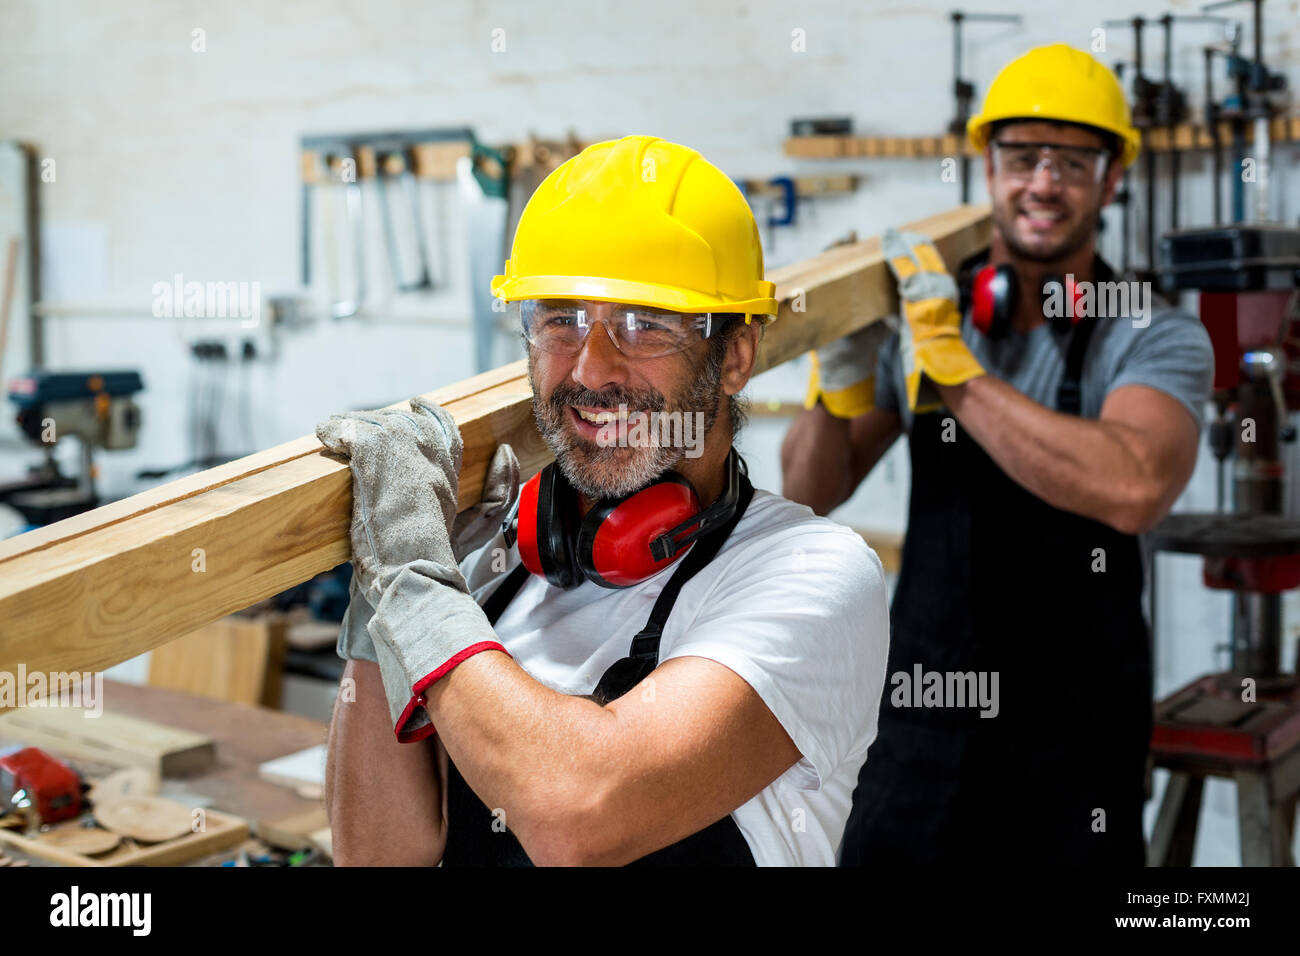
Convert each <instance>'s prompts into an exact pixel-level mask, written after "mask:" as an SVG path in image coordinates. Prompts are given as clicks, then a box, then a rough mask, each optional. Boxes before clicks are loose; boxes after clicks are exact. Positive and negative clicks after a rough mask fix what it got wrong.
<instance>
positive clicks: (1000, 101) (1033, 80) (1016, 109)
mask: <svg viewBox="0 0 1300 956" xmlns="http://www.w3.org/2000/svg"><path fill="white" fill-rule="evenodd" d="M1006 119H1026V120H1029V119H1045V120H1063V121H1065V122H1068V123H1083V124H1085V125H1087V126H1095V127H1097V128H1098V129H1104V130H1107V131H1109V132H1111V133H1114V134H1115V135H1116V136H1118V137H1119V138H1120V140H1121V141H1122V143H1123V149H1122V150H1121V154H1120V161H1121V162H1122V163H1123V164H1124V165H1125V166H1127V165H1129V164H1130V163H1132V162H1133V160H1135V159H1137V155H1138V151H1139V150H1140V149H1141V147H1142V136H1141V134H1140V133H1139V132H1138V131H1137V130H1136V129H1134V128H1133V120H1132V118H1131V116H1130V115H1129V109H1128V102H1127V101H1126V100H1125V99H1124V89H1123V87H1121V86H1120V85H1119V80H1117V79H1116V78H1115V74H1114V73H1112V72H1111V71H1110V70H1109V69H1107V67H1106V66H1105V65H1103V64H1102V63H1100V62H1098V61H1097V60H1096V59H1094V58H1093V57H1092V56H1090V55H1089V54H1087V53H1084V52H1083V51H1082V50H1076V49H1074V48H1073V47H1070V46H1066V45H1065V44H1064V43H1055V44H1053V45H1051V46H1040V47H1037V48H1036V49H1033V50H1030V51H1029V52H1028V53H1026V54H1025V55H1024V56H1022V57H1019V58H1017V59H1015V60H1012V61H1011V62H1010V63H1008V64H1007V65H1006V66H1004V67H1003V68H1002V71H1001V72H1000V73H998V75H997V76H996V77H995V78H994V80H993V84H992V85H991V86H990V87H989V92H988V95H987V96H986V97H985V98H984V110H983V112H981V113H978V114H976V115H975V116H972V117H971V118H970V122H968V123H967V124H966V132H967V134H968V135H969V136H970V141H971V145H972V146H974V147H975V148H976V149H977V150H981V151H983V149H984V147H985V146H986V145H987V144H988V141H989V127H990V126H992V125H993V124H994V123H996V122H997V121H998V120H1006Z"/></svg>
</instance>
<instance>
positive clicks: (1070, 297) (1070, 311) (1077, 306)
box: [1043, 276, 1083, 335]
mask: <svg viewBox="0 0 1300 956" xmlns="http://www.w3.org/2000/svg"><path fill="white" fill-rule="evenodd" d="M1053 285H1056V286H1059V287H1060V289H1061V291H1060V292H1057V290H1056V289H1054V288H1052V287H1053ZM1053 293H1056V294H1058V295H1061V296H1062V298H1061V309H1062V311H1061V312H1060V313H1058V314H1057V315H1053V316H1052V317H1051V318H1049V319H1048V321H1049V322H1051V323H1052V331H1054V332H1056V333H1057V334H1058V335H1064V334H1065V333H1066V332H1068V331H1070V329H1071V328H1073V327H1074V326H1076V325H1078V324H1079V320H1080V319H1082V318H1083V308H1082V303H1081V300H1082V299H1083V289H1082V287H1080V285H1079V284H1078V283H1077V282H1075V281H1074V277H1073V276H1067V277H1065V278H1061V277H1060V276H1048V277H1047V278H1046V279H1044V280H1043V311H1044V312H1046V311H1047V297H1048V296H1049V295H1052V294H1053Z"/></svg>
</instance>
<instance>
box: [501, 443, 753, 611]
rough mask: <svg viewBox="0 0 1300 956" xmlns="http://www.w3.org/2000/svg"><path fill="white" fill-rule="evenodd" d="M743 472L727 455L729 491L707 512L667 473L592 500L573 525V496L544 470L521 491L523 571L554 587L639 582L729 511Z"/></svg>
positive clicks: (687, 486) (555, 469)
mask: <svg viewBox="0 0 1300 956" xmlns="http://www.w3.org/2000/svg"><path fill="white" fill-rule="evenodd" d="M742 466H743V463H742V462H741V459H740V456H739V455H738V454H737V453H736V452H735V450H734V449H733V450H732V452H731V454H730V456H729V457H728V459H727V485H726V487H725V488H724V489H723V492H722V494H721V495H719V496H718V500H717V501H715V502H714V503H713V504H712V505H710V506H709V507H708V508H705V509H702V510H701V508H700V499H699V495H698V494H696V491H695V488H694V487H693V486H692V485H691V483H690V482H689V481H687V480H686V478H684V477H683V476H681V475H679V474H677V473H676V472H668V473H666V474H665V475H663V476H661V477H660V478H658V479H657V480H655V481H654V482H652V483H651V484H649V485H647V486H646V487H645V488H642V489H640V490H639V491H634V492H632V493H631V494H630V495H627V496H626V497H623V498H612V499H608V500H605V501H600V502H597V503H596V504H595V505H594V506H593V507H592V508H591V510H590V511H588V512H587V515H586V517H585V518H583V519H582V520H581V521H578V519H577V501H578V496H577V493H576V492H575V491H574V490H573V488H572V486H571V485H569V483H568V481H567V480H565V478H564V477H563V473H562V472H561V471H560V468H559V466H558V465H557V464H550V465H547V466H546V468H544V469H542V471H541V472H540V473H539V474H537V475H534V476H533V477H532V478H531V479H529V480H528V481H527V482H526V483H525V484H524V486H523V488H521V489H520V493H519V509H518V541H519V554H520V557H521V558H522V560H523V563H524V566H525V567H527V568H528V570H529V571H531V572H533V573H534V574H538V575H541V576H543V577H545V578H546V580H547V581H549V582H550V583H551V584H554V585H555V586H556V587H561V588H571V587H576V586H577V585H579V584H581V583H582V582H583V581H584V580H588V581H592V582H594V583H595V584H599V585H600V586H601V587H607V588H623V587H630V586H632V585H634V584H639V583H640V582H641V581H644V580H645V579H646V578H648V577H651V576H652V575H654V574H657V573H658V572H659V571H661V570H663V569H664V568H666V567H668V565H670V564H672V563H673V562H674V561H676V560H677V559H678V557H680V556H681V554H682V553H683V552H684V551H685V550H686V549H687V548H688V547H689V546H690V544H691V543H692V542H694V541H695V539H696V538H697V537H699V536H700V535H701V534H704V533H705V532H707V531H711V530H713V529H714V528H715V527H717V526H718V525H719V524H720V523H724V522H726V521H727V520H728V519H729V518H730V517H731V516H732V515H733V514H734V513H735V510H736V506H737V503H738V501H739V497H740V469H741V467H742ZM575 527H576V531H575ZM571 542H572V544H571Z"/></svg>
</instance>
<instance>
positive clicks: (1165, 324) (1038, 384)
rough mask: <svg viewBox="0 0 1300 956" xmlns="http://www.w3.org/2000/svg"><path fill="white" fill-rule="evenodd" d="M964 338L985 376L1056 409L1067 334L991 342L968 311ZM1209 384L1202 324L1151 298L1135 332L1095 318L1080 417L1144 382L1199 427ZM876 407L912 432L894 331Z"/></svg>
mask: <svg viewBox="0 0 1300 956" xmlns="http://www.w3.org/2000/svg"><path fill="white" fill-rule="evenodd" d="M962 339H963V340H964V341H965V342H966V344H967V345H968V346H970V350H971V352H973V353H974V355H975V358H976V359H977V360H978V361H979V363H980V365H982V366H983V367H984V369H985V370H986V371H988V372H989V373H991V374H993V375H996V376H997V377H998V378H1000V379H1002V380H1003V381H1005V382H1008V383H1009V384H1010V385H1012V386H1013V387H1014V388H1015V389H1016V390H1017V391H1019V392H1021V393H1023V394H1024V395H1026V396H1028V397H1029V398H1032V399H1033V400H1034V401H1036V402H1038V403H1040V404H1042V405H1046V406H1047V407H1048V408H1055V407H1056V391H1057V389H1058V388H1059V387H1060V385H1061V380H1062V378H1064V377H1065V350H1066V345H1067V343H1068V342H1069V336H1065V335H1057V334H1055V333H1054V332H1053V331H1052V327H1051V325H1050V324H1049V323H1046V322H1044V323H1043V324H1042V325H1040V326H1038V327H1037V328H1035V329H1033V330H1032V331H1030V332H1029V333H1028V334H1024V333H1020V332H1013V333H1012V334H1010V335H1008V336H1007V337H1006V338H1004V339H999V340H995V339H991V338H989V337H988V336H987V335H985V334H983V333H982V332H980V331H979V330H978V329H976V328H975V326H974V325H973V324H972V322H971V319H970V315H969V313H968V314H967V315H966V316H965V318H964V319H963V321H962ZM1213 379H1214V353H1213V351H1212V349H1211V348H1210V337H1209V335H1208V334H1207V333H1206V331H1205V327H1204V326H1203V325H1201V323H1200V321H1198V320H1197V318H1196V317H1195V316H1193V315H1191V314H1190V313H1188V312H1185V311H1182V310H1180V309H1175V308H1173V307H1171V306H1169V305H1166V304H1164V303H1162V302H1159V301H1158V300H1157V301H1155V302H1153V303H1152V309H1151V313H1150V324H1149V325H1147V326H1146V327H1144V328H1137V327H1134V324H1133V320H1132V319H1129V318H1107V319H1098V320H1097V328H1096V329H1095V330H1094V331H1093V334H1092V339H1091V340H1090V341H1089V342H1088V351H1087V354H1086V355H1085V356H1084V361H1083V381H1082V383H1081V385H1082V390H1083V403H1082V414H1083V417H1085V418H1098V417H1100V416H1101V406H1102V402H1104V401H1105V399H1106V396H1107V395H1108V394H1110V392H1111V391H1112V390H1114V389H1116V388H1119V387H1120V386H1121V385H1146V386H1148V387H1150V388H1155V389H1159V390H1160V391H1162V392H1164V393H1165V394H1167V395H1172V396H1173V397H1174V398H1176V399H1178V401H1180V402H1181V403H1182V404H1183V406H1184V407H1186V409H1187V410H1188V411H1189V412H1191V413H1192V417H1193V418H1195V419H1196V423H1197V426H1198V427H1199V426H1200V425H1202V424H1203V422H1204V411H1205V403H1206V401H1208V400H1209V398H1210V390H1211V383H1212V382H1213ZM876 406H877V407H878V408H883V409H886V410H888V411H893V412H901V414H902V417H903V428H904V429H905V430H908V431H910V430H911V427H912V412H911V410H910V409H909V408H908V407H907V391H906V388H905V383H904V381H903V365H902V358H901V357H900V355H899V351H898V335H897V334H894V335H892V336H890V337H889V339H888V341H887V342H886V343H885V345H884V346H883V347H882V348H881V350H880V359H879V365H878V368H877V370H876Z"/></svg>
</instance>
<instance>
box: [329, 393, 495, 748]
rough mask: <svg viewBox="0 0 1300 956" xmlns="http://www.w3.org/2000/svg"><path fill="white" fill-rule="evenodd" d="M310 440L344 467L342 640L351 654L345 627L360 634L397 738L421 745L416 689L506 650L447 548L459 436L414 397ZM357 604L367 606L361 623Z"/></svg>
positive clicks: (333, 421)
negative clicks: (348, 482)
mask: <svg viewBox="0 0 1300 956" xmlns="http://www.w3.org/2000/svg"><path fill="white" fill-rule="evenodd" d="M316 437H317V438H319V439H320V440H321V442H322V444H324V445H325V447H326V448H328V449H329V450H330V451H332V452H334V453H336V454H339V455H343V456H345V457H347V458H349V459H350V461H351V467H352V526H351V538H352V567H353V582H354V587H353V589H352V597H353V606H352V607H349V614H348V617H349V620H347V621H345V630H346V632H347V633H346V638H347V643H348V645H349V647H350V648H352V649H353V650H354V652H355V653H357V654H358V655H360V654H362V653H364V652H365V648H363V647H361V646H359V645H360V644H361V643H362V642H361V641H360V640H359V634H356V633H354V631H353V628H354V627H356V626H357V625H360V626H361V627H363V628H364V630H365V631H366V632H367V633H368V634H369V636H370V638H371V640H372V649H373V652H374V656H375V658H376V663H378V665H379V670H380V674H381V676H382V677H383V683H384V692H385V694H386V696H387V697H388V705H389V712H390V714H391V715H392V718H393V725H394V730H395V732H396V734H397V738H398V740H400V741H403V742H408V741H414V740H419V739H422V738H423V737H426V736H428V735H429V734H431V733H433V725H432V723H431V722H430V720H429V716H428V713H427V712H426V711H425V709H424V707H423V704H424V696H423V692H424V691H425V690H426V689H427V688H428V687H429V686H430V685H432V684H433V683H434V682H435V681H437V680H439V679H440V678H442V677H444V676H445V675H446V674H447V673H449V672H450V671H451V669H452V668H454V667H455V666H456V665H457V664H459V663H461V662H462V661H464V660H465V659H466V658H468V657H470V656H471V655H473V654H475V653H478V652H479V651H484V650H500V651H503V652H504V651H505V648H504V647H502V646H501V644H500V642H499V641H497V639H496V634H495V633H494V632H493V630H492V628H491V626H490V625H489V624H488V622H487V618H486V617H484V616H483V612H482V610H481V609H480V608H479V606H478V604H476V603H475V602H474V599H473V598H471V597H470V596H469V593H468V588H467V587H466V585H465V579H464V578H463V577H462V576H461V573H460V570H459V569H458V568H457V566H456V565H457V562H456V555H455V552H454V550H453V548H452V545H451V535H452V529H453V525H454V522H455V518H456V493H457V480H458V475H459V472H460V464H461V452H462V444H461V438H460V432H459V430H458V429H457V428H456V423H455V422H454V421H453V420H452V418H451V416H450V415H449V414H447V412H446V411H445V410H443V409H442V408H441V407H439V406H438V405H436V404H433V403H430V402H426V401H424V400H423V399H419V398H414V399H412V400H411V402H410V410H409V411H407V410H406V409H383V410H380V411H374V412H351V413H349V414H346V415H333V416H331V417H330V418H329V420H328V421H325V422H322V423H320V424H319V425H317V426H316ZM362 604H366V605H369V607H370V608H373V614H372V615H371V616H370V617H369V620H367V621H364V622H363V621H362V620H360V618H361V617H364V612H365V611H366V610H367V608H364V607H362V606H361V605H362ZM354 608H355V612H356V619H354V618H353V613H354ZM344 638H345V635H344V634H341V635H340V645H341V646H342V645H343V643H344ZM363 659H364V658H363Z"/></svg>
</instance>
